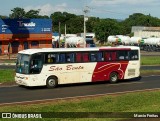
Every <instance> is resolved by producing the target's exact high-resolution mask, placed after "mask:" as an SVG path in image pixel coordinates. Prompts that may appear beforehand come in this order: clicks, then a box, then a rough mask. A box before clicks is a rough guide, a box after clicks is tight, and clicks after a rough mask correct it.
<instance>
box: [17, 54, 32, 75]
mask: <svg viewBox="0 0 160 121" xmlns="http://www.w3.org/2000/svg"><path fill="white" fill-rule="evenodd" d="M29 61H30V55H26V54H18V56H17V62H16V73H20V74H29Z"/></svg>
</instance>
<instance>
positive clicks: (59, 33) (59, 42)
mask: <svg viewBox="0 0 160 121" xmlns="http://www.w3.org/2000/svg"><path fill="white" fill-rule="evenodd" d="M60 38H61V22H60V21H59V40H58V47H59V48H60V47H61V45H60Z"/></svg>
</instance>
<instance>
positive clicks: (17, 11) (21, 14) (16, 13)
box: [9, 7, 26, 19]
mask: <svg viewBox="0 0 160 121" xmlns="http://www.w3.org/2000/svg"><path fill="white" fill-rule="evenodd" d="M11 11H12V13H11V14H10V15H9V17H10V18H12V19H13V18H26V17H25V14H26V12H25V10H24V9H23V8H19V7H16V8H14V9H12V10H11Z"/></svg>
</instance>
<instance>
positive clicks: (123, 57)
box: [117, 51, 129, 60]
mask: <svg viewBox="0 0 160 121" xmlns="http://www.w3.org/2000/svg"><path fill="white" fill-rule="evenodd" d="M117 56H118V59H119V60H128V59H129V58H128V51H118V52H117Z"/></svg>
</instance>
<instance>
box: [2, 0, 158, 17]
mask: <svg viewBox="0 0 160 121" xmlns="http://www.w3.org/2000/svg"><path fill="white" fill-rule="evenodd" d="M15 7H21V8H24V9H25V11H29V10H31V9H33V10H38V9H41V10H40V14H41V15H48V16H50V14H51V13H54V12H56V11H61V12H64V11H65V12H69V13H74V14H76V15H83V10H84V9H87V10H88V13H87V16H89V17H99V18H113V19H122V20H124V19H126V18H128V17H129V15H132V14H133V13H143V14H145V15H149V14H150V15H151V16H153V17H157V18H160V12H159V8H160V0H3V2H2V1H1V4H0V15H6V16H9V14H11V13H12V12H11V10H12V9H13V8H15Z"/></svg>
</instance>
